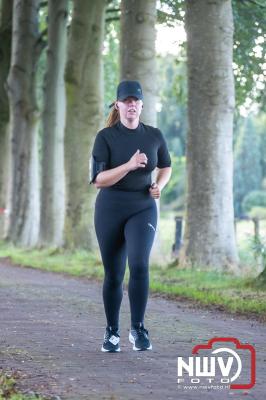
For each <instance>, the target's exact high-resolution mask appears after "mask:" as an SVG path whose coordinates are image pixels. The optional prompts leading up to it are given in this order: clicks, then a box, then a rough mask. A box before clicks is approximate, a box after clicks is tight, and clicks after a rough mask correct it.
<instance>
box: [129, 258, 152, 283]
mask: <svg viewBox="0 0 266 400" xmlns="http://www.w3.org/2000/svg"><path fill="white" fill-rule="evenodd" d="M129 270H130V278H131V279H136V280H138V279H145V278H147V277H148V275H149V266H148V263H146V262H143V261H139V262H135V263H132V264H130V265H129Z"/></svg>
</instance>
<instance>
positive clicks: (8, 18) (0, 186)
mask: <svg viewBox="0 0 266 400" xmlns="http://www.w3.org/2000/svg"><path fill="white" fill-rule="evenodd" d="M12 5H13V1H12V0H2V4H1V22H0V59H1V62H0V208H2V209H6V208H7V206H8V198H7V193H8V182H9V174H10V167H9V162H10V151H11V150H10V143H9V140H8V139H9V137H8V121H9V104H8V97H7V93H6V89H5V85H6V80H7V76H8V71H9V68H10V57H11V38H12ZM5 221H6V214H2V215H0V238H3V237H5V234H6V232H5V230H6V224H5V223H4V222H5Z"/></svg>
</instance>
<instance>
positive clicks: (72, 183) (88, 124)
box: [64, 0, 105, 250]
mask: <svg viewBox="0 0 266 400" xmlns="http://www.w3.org/2000/svg"><path fill="white" fill-rule="evenodd" d="M104 9H105V1H104V0H97V1H96V0H94V1H88V2H87V1H83V0H77V1H76V2H75V3H74V9H73V19H72V24H71V29H70V38H69V48H68V57H67V65H66V74H65V79H66V93H67V121H66V130H65V168H66V202H67V203H66V218H65V229H64V239H65V240H64V243H65V247H68V248H86V249H88V250H91V249H93V247H94V246H95V244H96V239H95V233H94V224H93V212H94V200H95V189H94V188H93V187H90V186H89V184H88V182H89V176H88V174H89V173H88V170H89V158H90V157H89V155H90V152H91V147H92V143H93V141H94V138H95V135H96V133H97V132H98V131H99V129H100V128H102V127H103V83H102V82H103V66H102V54H101V50H102V43H103V34H104Z"/></svg>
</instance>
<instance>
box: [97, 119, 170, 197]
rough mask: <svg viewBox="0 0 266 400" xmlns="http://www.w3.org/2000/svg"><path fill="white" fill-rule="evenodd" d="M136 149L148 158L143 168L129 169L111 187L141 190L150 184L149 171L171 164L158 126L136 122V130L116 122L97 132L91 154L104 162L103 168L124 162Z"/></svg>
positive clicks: (116, 165)
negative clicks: (137, 123)
mask: <svg viewBox="0 0 266 400" xmlns="http://www.w3.org/2000/svg"><path fill="white" fill-rule="evenodd" d="M138 149H139V150H140V152H141V153H145V154H146V156H147V158H148V162H147V164H146V166H145V168H138V169H136V170H134V171H130V172H129V173H128V174H127V175H125V176H124V177H123V178H122V179H120V181H118V182H117V183H115V184H114V185H112V187H113V188H117V189H121V190H129V191H136V190H144V189H147V188H149V187H150V185H151V172H152V171H153V170H154V169H155V168H156V167H158V168H165V167H170V166H171V158H170V154H169V151H168V148H167V145H166V142H165V139H164V137H163V135H162V132H161V131H160V130H159V129H158V128H154V127H152V126H149V125H146V124H143V123H142V122H140V123H139V125H138V127H137V128H136V129H129V128H127V127H126V126H124V125H123V124H122V122H121V121H119V122H117V123H116V124H115V125H113V126H112V127H108V128H104V129H102V130H101V131H99V132H98V134H97V136H96V138H95V142H94V146H93V150H92V156H93V157H94V159H95V161H96V162H105V163H106V169H112V168H115V167H118V166H119V165H122V164H124V163H126V162H128V161H129V160H130V158H131V157H132V156H133V154H134V153H135V152H136V151H137V150H138Z"/></svg>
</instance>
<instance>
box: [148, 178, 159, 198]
mask: <svg viewBox="0 0 266 400" xmlns="http://www.w3.org/2000/svg"><path fill="white" fill-rule="evenodd" d="M149 192H150V195H151V196H152V197H153V198H154V199H159V198H160V196H161V190H160V188H159V186H158V185H157V183H155V182H154V183H153V184H152V185H151V186H150V188H149Z"/></svg>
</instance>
